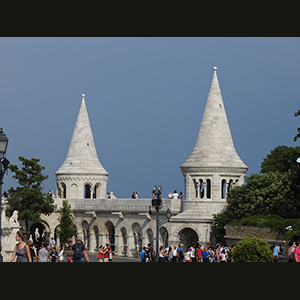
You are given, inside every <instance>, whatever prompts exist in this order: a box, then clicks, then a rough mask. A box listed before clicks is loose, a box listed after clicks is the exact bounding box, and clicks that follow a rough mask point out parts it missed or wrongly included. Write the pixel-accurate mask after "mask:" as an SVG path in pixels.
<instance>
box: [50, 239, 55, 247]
mask: <svg viewBox="0 0 300 300" xmlns="http://www.w3.org/2000/svg"><path fill="white" fill-rule="evenodd" d="M50 248H55V241H54V239H53V237H52V238H51V242H50Z"/></svg>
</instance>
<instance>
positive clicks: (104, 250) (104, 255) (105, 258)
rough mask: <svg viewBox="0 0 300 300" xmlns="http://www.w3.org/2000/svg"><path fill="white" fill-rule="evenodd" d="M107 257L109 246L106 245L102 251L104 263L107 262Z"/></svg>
mask: <svg viewBox="0 0 300 300" xmlns="http://www.w3.org/2000/svg"><path fill="white" fill-rule="evenodd" d="M109 255H110V245H109V244H106V247H105V248H104V249H103V258H104V262H108V259H109Z"/></svg>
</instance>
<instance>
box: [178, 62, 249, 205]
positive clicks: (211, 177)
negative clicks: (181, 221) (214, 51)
mask: <svg viewBox="0 0 300 300" xmlns="http://www.w3.org/2000/svg"><path fill="white" fill-rule="evenodd" d="M213 70H214V73H213V78H212V82H211V86H210V90H209V94H208V97H207V101H206V106H205V110H204V114H203V117H202V121H201V125H200V129H199V132H198V136H197V140H196V143H195V147H194V149H193V151H192V153H191V154H190V156H189V157H188V158H187V160H186V161H185V162H184V164H183V165H182V166H181V167H180V168H181V171H182V174H183V176H184V178H185V198H186V200H207V201H208V202H210V201H211V202H214V201H219V202H220V201H221V202H222V201H224V202H225V197H226V192H227V191H228V190H229V189H231V188H232V187H233V186H234V185H242V184H244V176H245V174H246V172H247V170H248V167H247V166H246V165H245V164H244V162H243V161H242V160H241V159H240V157H239V156H238V154H237V152H236V150H235V148H234V144H233V141H232V136H231V132H230V128H229V124H228V120H227V116H226V111H225V106H224V103H223V99H222V95H221V91H220V86H219V82H218V78H217V67H214V68H213ZM220 207H221V206H220Z"/></svg>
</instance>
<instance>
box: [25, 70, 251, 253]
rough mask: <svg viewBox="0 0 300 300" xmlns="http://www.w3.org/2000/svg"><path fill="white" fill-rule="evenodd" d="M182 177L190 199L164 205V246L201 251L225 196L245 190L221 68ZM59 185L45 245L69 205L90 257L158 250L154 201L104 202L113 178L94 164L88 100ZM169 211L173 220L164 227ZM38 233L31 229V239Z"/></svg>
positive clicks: (46, 219)
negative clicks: (109, 250)
mask: <svg viewBox="0 0 300 300" xmlns="http://www.w3.org/2000/svg"><path fill="white" fill-rule="evenodd" d="M181 171H182V174H183V177H184V182H185V199H183V200H180V199H163V208H162V210H161V211H160V218H161V220H162V221H161V222H162V223H161V224H160V225H161V226H160V229H159V239H160V240H159V244H164V243H166V242H168V243H169V245H171V246H172V245H174V244H178V243H179V242H183V243H184V245H185V247H189V246H190V245H192V244H194V243H197V242H199V243H201V244H202V245H203V244H204V243H206V242H208V241H210V239H211V224H212V215H213V214H214V213H217V212H220V211H222V210H223V209H224V208H225V207H226V199H225V197H226V192H227V191H228V190H229V189H231V188H232V187H234V186H235V185H241V184H243V183H244V176H245V174H246V172H247V166H246V165H245V164H244V163H243V161H242V160H241V159H240V157H239V156H238V154H237V153H236V150H235V148H234V145H233V141H232V137H231V133H230V129H229V125H228V121H227V116H226V112H225V107H224V103H223V99H222V96H221V91H220V87H219V83H218V79H217V74H216V68H214V74H213V79H212V83H211V87H210V91H209V94H208V98H207V102H206V107H205V111H204V114H203V118H202V122H201V126H200V129H199V133H198V137H197V140H196V144H195V147H194V149H193V151H192V153H191V155H190V156H189V157H188V159H187V160H186V161H185V163H184V164H183V165H182V166H181ZM56 181H57V198H56V200H55V202H56V204H57V211H55V212H54V213H53V214H52V215H51V216H44V217H43V219H42V221H41V222H40V224H42V228H43V230H44V232H45V233H46V236H47V237H48V238H50V237H55V239H57V237H56V234H55V229H56V227H57V226H58V221H57V219H58V212H59V209H60V207H61V203H62V200H63V199H64V198H65V199H68V201H69V203H70V204H71V207H72V211H73V214H74V216H75V219H74V222H75V225H76V228H77V234H80V235H81V236H82V237H83V239H84V242H85V244H86V246H87V248H88V249H89V251H91V252H95V251H97V248H98V247H99V245H101V244H104V243H106V242H108V243H110V244H113V246H114V248H115V250H116V253H117V254H118V255H126V256H135V255H137V254H138V253H139V252H140V251H141V249H142V247H143V246H147V244H148V243H152V244H153V245H154V246H155V244H156V241H155V236H156V212H152V214H149V206H151V199H116V198H115V197H112V198H111V199H106V186H107V181H108V173H107V172H106V170H105V169H104V168H103V166H102V165H101V163H100V161H99V159H98V156H97V152H96V148H95V144H94V140H93V135H92V130H91V126H90V122H89V118H88V114H87V110H86V105H85V98H84V95H83V97H82V103H81V107H80V111H79V114H78V118H77V122H76V125H75V129H74V132H73V136H72V140H71V143H70V148H69V152H68V155H67V158H66V160H65V162H64V163H63V165H62V166H61V167H60V168H59V170H58V171H57V172H56ZM168 208H169V209H170V210H171V211H172V217H171V219H170V222H164V220H165V212H166V210H167V209H168ZM37 225H38V224H31V227H32V229H31V232H33V231H34V227H36V226H37ZM154 249H155V248H154Z"/></svg>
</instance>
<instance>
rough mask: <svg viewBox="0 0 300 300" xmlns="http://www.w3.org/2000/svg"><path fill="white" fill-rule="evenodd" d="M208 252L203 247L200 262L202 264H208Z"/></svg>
mask: <svg viewBox="0 0 300 300" xmlns="http://www.w3.org/2000/svg"><path fill="white" fill-rule="evenodd" d="M209 257H210V252H209V251H208V249H207V247H204V250H203V251H202V260H203V262H209Z"/></svg>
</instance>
